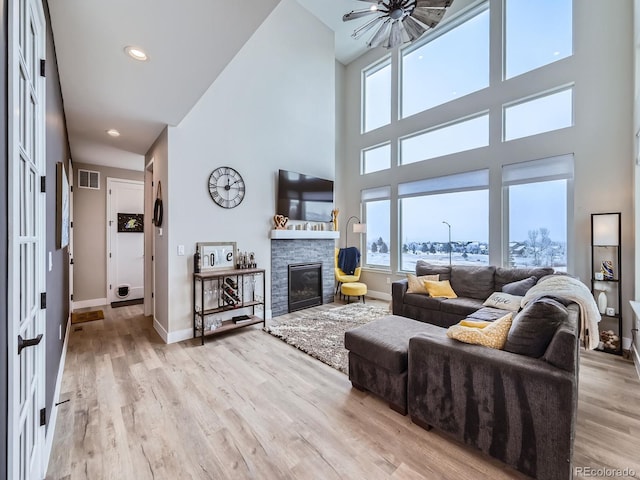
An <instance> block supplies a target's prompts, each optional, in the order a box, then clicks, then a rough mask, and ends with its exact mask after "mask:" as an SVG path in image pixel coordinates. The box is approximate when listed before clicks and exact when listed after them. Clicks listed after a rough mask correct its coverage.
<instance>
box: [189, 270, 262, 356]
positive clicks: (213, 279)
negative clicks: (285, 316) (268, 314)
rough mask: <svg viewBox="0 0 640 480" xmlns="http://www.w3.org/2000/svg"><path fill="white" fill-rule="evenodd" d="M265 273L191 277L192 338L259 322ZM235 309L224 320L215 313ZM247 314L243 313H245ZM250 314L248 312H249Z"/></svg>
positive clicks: (220, 272) (227, 272)
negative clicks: (235, 313) (258, 312)
mask: <svg viewBox="0 0 640 480" xmlns="http://www.w3.org/2000/svg"><path fill="white" fill-rule="evenodd" d="M264 289H265V285H264V270H262V269H259V268H247V269H228V270H211V271H208V272H200V273H194V274H193V337H194V338H196V337H197V336H198V334H200V338H201V342H202V345H204V337H205V336H209V335H218V334H221V333H224V332H229V331H231V330H235V329H238V328H242V327H246V326H248V325H256V324H258V323H262V324H263V325H264V318H260V317H258V316H256V311H255V310H256V307H258V308H261V309H262V317H264ZM231 310H238V315H235V316H233V317H232V318H230V319H229V318H225V319H223V318H222V317H221V316H219V315H218V314H222V313H224V312H228V311H231ZM245 312H246V313H245ZM249 312H250V313H249Z"/></svg>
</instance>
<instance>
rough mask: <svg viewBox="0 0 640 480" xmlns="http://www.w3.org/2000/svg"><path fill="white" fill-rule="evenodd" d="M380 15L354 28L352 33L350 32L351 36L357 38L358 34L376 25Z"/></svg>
mask: <svg viewBox="0 0 640 480" xmlns="http://www.w3.org/2000/svg"><path fill="white" fill-rule="evenodd" d="M380 18H381V17H376V18H373V19H371V20H369V21H368V22H367V23H365V24H364V25H362V26H360V27H358V28H356V29H355V30H354V31H353V33H352V34H351V36H352V37H353V38H359V37H360V35H362V34H363V33H365V32H368V31H369V30H371V29H372V28H373V27H375V26H376V24H377V23H378V22H379V21H380Z"/></svg>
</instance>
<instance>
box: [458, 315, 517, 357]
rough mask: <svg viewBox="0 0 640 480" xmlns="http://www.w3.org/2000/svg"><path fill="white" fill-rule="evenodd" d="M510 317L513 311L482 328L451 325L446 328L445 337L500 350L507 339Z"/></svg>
mask: <svg viewBox="0 0 640 480" xmlns="http://www.w3.org/2000/svg"><path fill="white" fill-rule="evenodd" d="M512 318H513V312H509V313H507V314H506V315H504V316H503V317H501V318H499V319H498V320H496V321H495V322H491V323H489V325H487V326H486V327H483V328H477V327H465V326H462V325H453V326H451V327H449V329H448V330H447V337H449V338H454V339H456V340H459V341H461V342H464V343H471V344H474V345H482V346H485V347H490V348H495V349H497V350H501V349H502V347H503V346H504V343H505V341H506V340H507V335H508V334H509V328H511V320H512Z"/></svg>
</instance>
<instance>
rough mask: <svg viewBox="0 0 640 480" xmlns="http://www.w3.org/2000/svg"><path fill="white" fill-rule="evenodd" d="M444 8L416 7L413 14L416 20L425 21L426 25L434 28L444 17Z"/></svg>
mask: <svg viewBox="0 0 640 480" xmlns="http://www.w3.org/2000/svg"><path fill="white" fill-rule="evenodd" d="M444 13H445V10H444V9H432V8H427V7H416V8H415V9H414V10H413V12H411V16H412V17H413V18H415V19H416V20H418V21H420V22H422V23H424V24H425V25H426V26H428V27H431V28H434V27H435V26H436V25H438V24H439V23H440V20H442V17H444Z"/></svg>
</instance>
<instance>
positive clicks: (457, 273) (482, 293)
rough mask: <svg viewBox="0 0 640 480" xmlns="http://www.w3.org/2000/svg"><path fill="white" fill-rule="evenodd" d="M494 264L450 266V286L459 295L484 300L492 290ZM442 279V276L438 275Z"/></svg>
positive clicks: (493, 289)
mask: <svg viewBox="0 0 640 480" xmlns="http://www.w3.org/2000/svg"><path fill="white" fill-rule="evenodd" d="M495 270H496V267H494V266H482V267H475V266H466V265H464V266H463V265H452V266H451V287H453V290H454V291H455V292H456V293H457V294H458V296H459V297H470V298H479V299H481V300H485V299H486V298H488V297H489V295H491V294H492V293H493V292H494V291H495V288H494V287H493V275H494V272H495ZM440 278H441V279H442V277H440Z"/></svg>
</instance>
